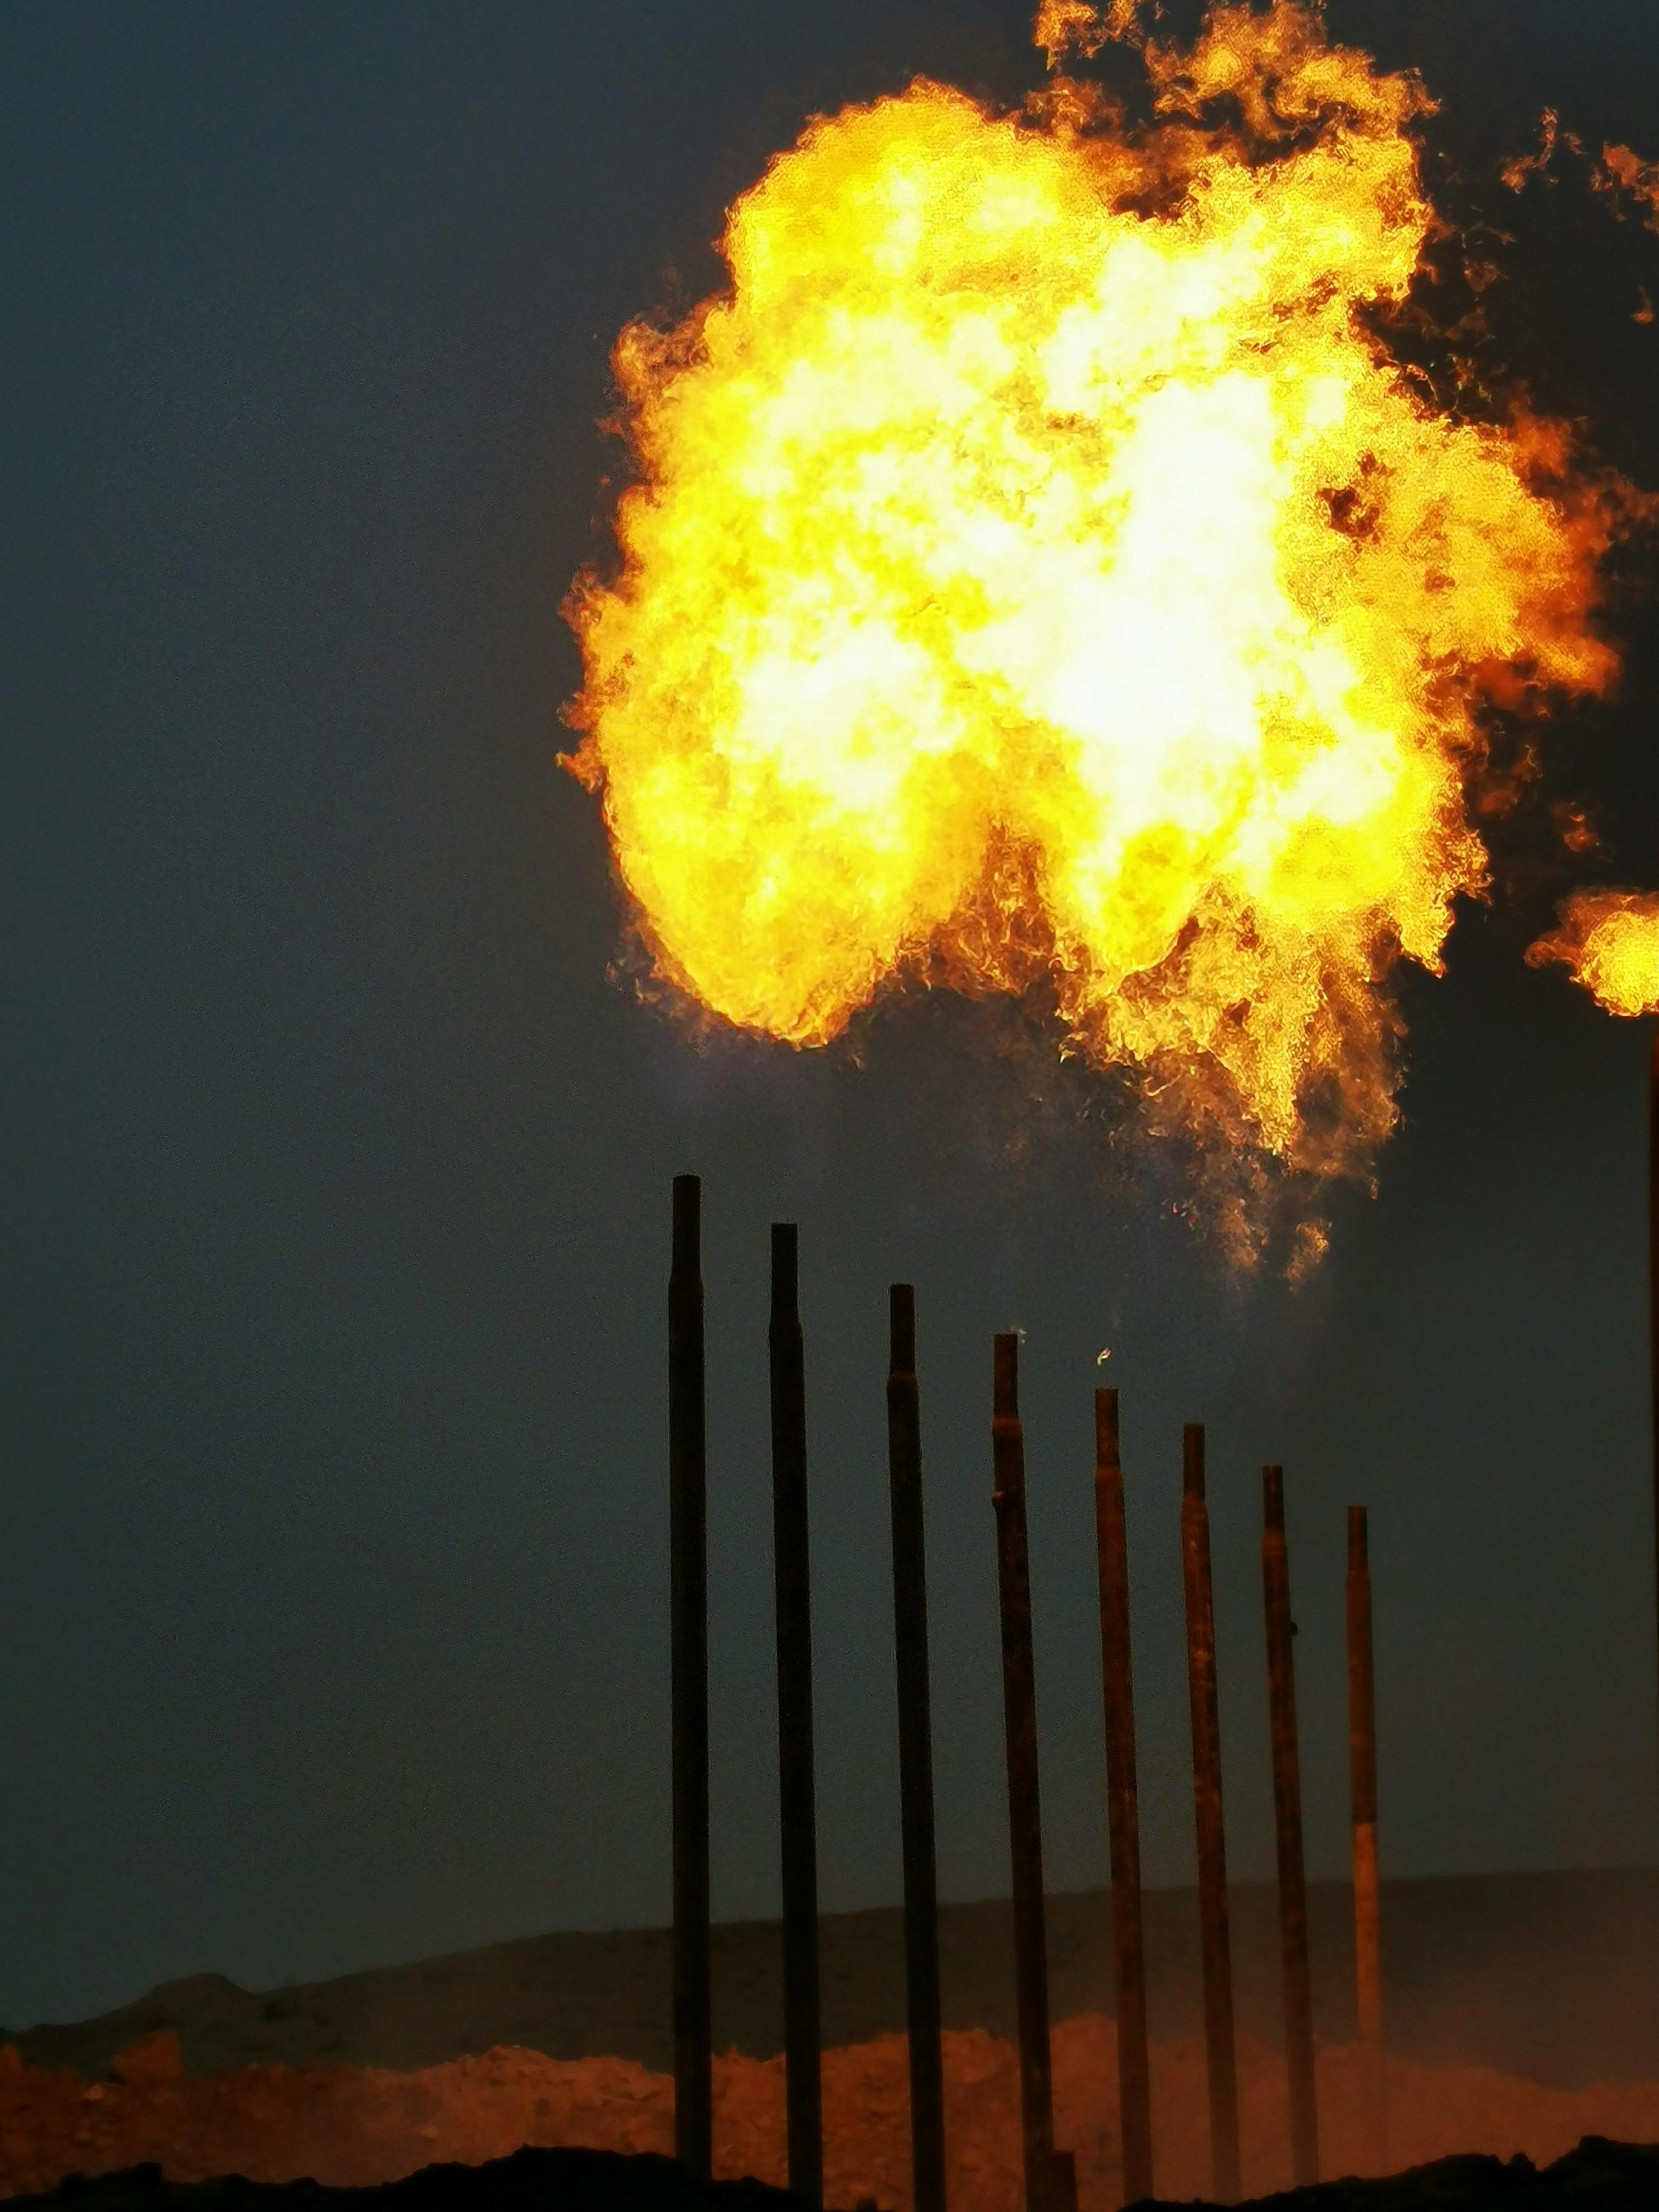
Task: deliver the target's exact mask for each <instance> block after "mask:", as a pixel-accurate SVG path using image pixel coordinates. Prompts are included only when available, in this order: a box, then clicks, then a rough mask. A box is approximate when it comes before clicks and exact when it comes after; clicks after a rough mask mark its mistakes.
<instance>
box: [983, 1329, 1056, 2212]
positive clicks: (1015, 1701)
mask: <svg viewBox="0 0 1659 2212" xmlns="http://www.w3.org/2000/svg"><path fill="white" fill-rule="evenodd" d="M994 1379H995V1389H994V1398H993V1407H992V1419H991V1449H992V1459H993V1464H994V1478H995V1487H994V1491H993V1492H992V1503H993V1504H994V1506H995V1508H996V1516H997V1581H998V1589H999V1594H1000V1600H1001V1613H1002V1707H1003V1720H1004V1725H1005V1729H1006V1737H1007V1748H1008V1840H1009V1855H1010V1857H1011V1860H1012V1870H1013V1911H1014V1978H1015V1990H1016V1997H1017V2003H1018V2017H1019V2103H1020V2119H1021V2124H1022V2130H1023V2136H1024V2154H1025V2203H1026V2212H1052V2208H1053V2206H1054V2197H1055V2195H1056V2189H1055V2179H1056V2177H1055V2172H1054V2080H1053V2071H1052V2067H1051V2063H1050V2059H1049V2051H1048V1941H1047V1931H1046V1926H1045V1918H1044V1910H1043V1897H1042V1802H1041V1797H1040V1795H1039V1791H1038V1787H1037V1735H1036V1673H1035V1670H1034V1668H1033V1664H1032V1656H1031V1571H1030V1555H1029V1553H1028V1550H1027V1545H1026V1532H1025V1443H1024V1436H1023V1434H1022V1431H1021V1429H1020V1425H1019V1339H1018V1337H1017V1336H999V1337H998V1338H997V1340H996V1346H995V1361H994Z"/></svg>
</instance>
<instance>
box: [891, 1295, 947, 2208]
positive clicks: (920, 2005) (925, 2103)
mask: <svg viewBox="0 0 1659 2212" xmlns="http://www.w3.org/2000/svg"><path fill="white" fill-rule="evenodd" d="M888 1296H889V1309H888V1320H889V1331H890V1353H889V1371H888V1376H887V1473H888V1485H889V1490H890V1498H891V1504H892V1514H893V1632H894V1644H895V1647H896V1656H897V1662H898V1738H899V1818H900V1823H901V1829H902V1837H903V1846H904V1990H905V2015H906V2025H907V2027H908V2032H909V2057H910V2172H911V2181H912V2185H913V2191H914V2201H915V2212H945V2065H944V2051H943V2045H942V2043H941V2038H940V2027H941V2019H940V2006H939V1875H938V1865H937V1861H936V1858H935V1855H934V1848H933V1718H932V1711H931V1699H930V1692H929V1686H928V1674H927V1542H926V1536H925V1532H924V1528H923V1521H922V1503H921V1395H920V1391H919V1389H918V1386H917V1383H916V1302H915V1291H913V1290H912V1288H911V1286H910V1285H909V1284H908V1283H895V1284H894V1285H892V1288H891V1290H890V1292H889V1294H888Z"/></svg>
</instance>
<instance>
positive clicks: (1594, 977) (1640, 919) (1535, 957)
mask: <svg viewBox="0 0 1659 2212" xmlns="http://www.w3.org/2000/svg"><path fill="white" fill-rule="evenodd" d="M1560 924H1561V926H1560V927H1559V929H1557V930H1555V931H1553V933H1552V934H1551V935H1549V936H1548V937H1541V938H1540V939H1539V940H1538V942H1537V944H1536V945H1534V946H1533V947H1532V948H1531V950H1530V951H1528V954H1527V957H1528V960H1530V961H1531V962H1532V963H1533V965H1534V967H1541V966H1542V965H1543V964H1544V963H1546V962H1547V961H1559V963H1561V964H1562V965H1563V966H1565V967H1567V968H1570V969H1571V970H1572V975H1573V981H1575V982H1577V983H1582V984H1583V987H1584V988H1585V989H1586V990H1587V991H1588V992H1589V994H1590V995H1591V996H1592V998H1594V1000H1595V1003H1596V1005H1597V1006H1601V1007H1602V1008H1604V1009H1605V1011H1606V1012H1608V1013H1610V1014H1659V891H1575V892H1574V893H1573V894H1572V896H1571V898H1569V899H1567V900H1565V902H1563V904H1562V907H1561V911H1560Z"/></svg>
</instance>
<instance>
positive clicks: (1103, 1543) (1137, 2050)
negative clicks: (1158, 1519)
mask: <svg viewBox="0 0 1659 2212" xmlns="http://www.w3.org/2000/svg"><path fill="white" fill-rule="evenodd" d="M1095 1551H1096V1556H1097V1562H1098V1566H1099V1573H1100V1661H1101V1676H1102V1680H1103V1684H1104V1688H1105V1699H1106V1811H1107V1824H1108V1829H1109V1834H1110V1838H1111V1847H1112V1966H1113V1973H1114V1977H1115V1983H1116V1994H1117V2100H1118V2129H1119V2134H1120V2136H1121V2142H1122V2152H1123V2199H1124V2202H1125V2203H1127V2204H1133V2203H1136V2202H1137V2201H1138V2200H1139V2198H1141V2197H1150V2196H1151V2195H1152V2088H1151V2074H1150V2070H1149V2067H1148V2062H1147V2055H1146V1948H1145V1942H1144V1939H1143V1933H1142V1927H1141V1912H1140V1809H1139V1796H1138V1793H1137V1790H1136V1787H1135V1704H1134V1677H1133V1671H1132V1668H1131V1667H1130V1653H1129V1547H1128V1536H1127V1528H1126V1526H1125V1522H1124V1512H1123V1468H1122V1463H1121V1460H1120V1458H1119V1456H1118V1431H1117V1392H1116V1391H1115V1390H1097V1391H1096V1393H1095Z"/></svg>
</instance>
